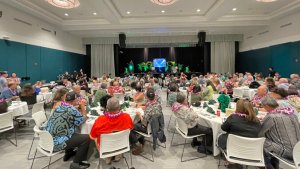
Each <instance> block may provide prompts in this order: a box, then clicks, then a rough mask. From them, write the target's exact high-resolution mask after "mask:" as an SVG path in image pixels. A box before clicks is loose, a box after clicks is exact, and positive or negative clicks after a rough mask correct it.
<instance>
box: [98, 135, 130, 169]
mask: <svg viewBox="0 0 300 169" xmlns="http://www.w3.org/2000/svg"><path fill="white" fill-rule="evenodd" d="M129 134H130V130H129V129H127V130H124V131H118V132H115V133H108V134H101V136H100V137H101V142H100V151H99V154H100V157H99V165H98V168H102V163H101V158H102V159H105V158H108V157H113V156H116V155H119V154H123V153H126V152H129V154H130V160H131V167H132V157H131V153H130V145H129ZM123 158H124V159H125V162H126V164H127V167H128V168H129V165H128V163H127V160H126V158H125V157H123Z"/></svg>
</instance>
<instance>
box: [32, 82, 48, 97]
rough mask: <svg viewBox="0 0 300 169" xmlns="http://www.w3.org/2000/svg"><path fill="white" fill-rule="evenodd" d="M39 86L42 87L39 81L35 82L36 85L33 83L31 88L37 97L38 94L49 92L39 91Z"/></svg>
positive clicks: (46, 90)
mask: <svg viewBox="0 0 300 169" xmlns="http://www.w3.org/2000/svg"><path fill="white" fill-rule="evenodd" d="M41 86H42V82H41V81H37V82H36V83H35V85H34V86H33V88H34V91H35V92H36V94H37V95H39V94H40V92H42V93H43V92H48V91H49V89H43V90H42V89H41Z"/></svg>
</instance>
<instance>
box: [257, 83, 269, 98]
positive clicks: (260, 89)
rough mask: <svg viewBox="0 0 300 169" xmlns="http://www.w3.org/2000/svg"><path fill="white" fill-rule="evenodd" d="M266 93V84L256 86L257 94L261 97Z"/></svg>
mask: <svg viewBox="0 0 300 169" xmlns="http://www.w3.org/2000/svg"><path fill="white" fill-rule="evenodd" d="M267 93H268V87H267V86H266V85H262V86H259V87H258V88H257V94H258V96H260V97H262V96H264V95H266V94H267Z"/></svg>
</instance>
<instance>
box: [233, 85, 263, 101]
mask: <svg viewBox="0 0 300 169" xmlns="http://www.w3.org/2000/svg"><path fill="white" fill-rule="evenodd" d="M237 90H242V92H243V97H249V98H250V100H252V98H253V97H254V96H255V94H256V93H257V89H249V88H248V89H245V88H243V87H238V88H233V96H234V93H235V91H237Z"/></svg>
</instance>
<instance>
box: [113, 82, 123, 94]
mask: <svg viewBox="0 0 300 169" xmlns="http://www.w3.org/2000/svg"><path fill="white" fill-rule="evenodd" d="M112 91H113V93H123V94H125V91H124V89H123V88H122V87H121V86H119V83H118V82H114V87H113V89H112Z"/></svg>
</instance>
